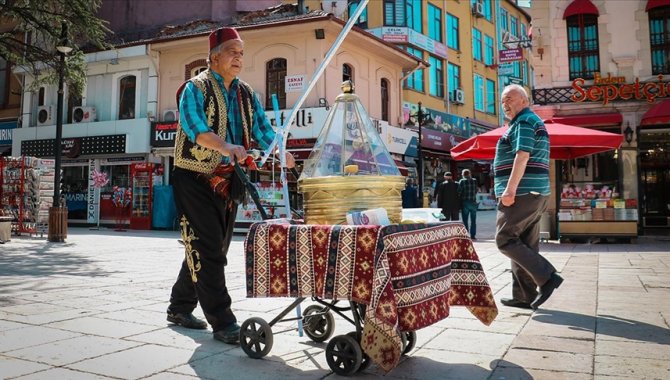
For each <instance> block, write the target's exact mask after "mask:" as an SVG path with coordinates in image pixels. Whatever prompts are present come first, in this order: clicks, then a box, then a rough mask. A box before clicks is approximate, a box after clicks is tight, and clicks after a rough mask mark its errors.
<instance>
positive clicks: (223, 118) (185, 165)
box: [174, 70, 254, 174]
mask: <svg viewBox="0 0 670 380" xmlns="http://www.w3.org/2000/svg"><path fill="white" fill-rule="evenodd" d="M189 81H190V82H192V83H193V84H194V85H195V86H196V87H197V88H198V89H199V90H200V91H201V92H202V93H203V95H204V98H205V102H204V110H203V111H204V112H205V116H206V118H207V126H208V127H209V128H211V129H212V131H214V133H216V134H217V135H219V137H221V139H223V141H226V133H227V131H228V121H229V120H228V108H227V107H226V100H225V99H224V95H223V92H222V91H221V88H220V86H219V83H218V82H217V81H216V79H215V78H214V77H213V76H212V73H211V71H210V70H205V71H203V72H202V73H200V74H198V75H196V76H195V77H193V78H191V79H189ZM238 81H239V82H238V86H237V101H238V103H239V104H238V105H239V109H240V110H241V112H242V128H243V134H242V135H243V140H244V141H242V145H243V146H244V148H245V149H249V146H250V143H251V141H250V130H251V123H252V120H253V112H254V111H253V103H252V99H253V90H252V89H251V87H249V85H248V84H246V83H244V82H242V81H241V80H238ZM182 89H183V86H182V88H180V89H179V91H178V93H179V92H181V90H182ZM177 99H179V94H178V95H177ZM235 143H236V144H239V142H235ZM174 149H175V153H174V157H175V162H174V164H175V166H176V167H179V168H182V169H187V170H191V171H194V172H198V173H204V174H212V173H214V169H216V167H217V166H218V165H219V164H220V163H221V158H222V157H223V155H222V154H221V153H219V152H217V151H215V150H212V149H207V148H205V147H203V146H200V145H198V144H195V143H192V142H191V141H190V140H189V139H188V137H186V133H184V130H183V129H182V127H181V122H179V125H178V128H177V138H176V141H175V146H174Z"/></svg>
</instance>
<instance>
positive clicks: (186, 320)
mask: <svg viewBox="0 0 670 380" xmlns="http://www.w3.org/2000/svg"><path fill="white" fill-rule="evenodd" d="M167 320H168V322H172V323H174V324H175V325H179V326H181V327H186V328H187V329H196V330H204V329H206V328H207V322H205V321H203V320H201V319H198V318H196V317H195V316H194V315H193V314H191V313H188V314H186V313H171V312H169V311H168V315H167Z"/></svg>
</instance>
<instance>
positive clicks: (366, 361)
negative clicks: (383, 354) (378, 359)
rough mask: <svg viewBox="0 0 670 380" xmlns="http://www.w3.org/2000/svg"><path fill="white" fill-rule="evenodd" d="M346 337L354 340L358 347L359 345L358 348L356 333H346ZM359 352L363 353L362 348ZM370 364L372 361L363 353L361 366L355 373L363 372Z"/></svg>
mask: <svg viewBox="0 0 670 380" xmlns="http://www.w3.org/2000/svg"><path fill="white" fill-rule="evenodd" d="M347 335H349V336H350V337H352V338H354V340H355V341H356V342H358V345H359V346H360V345H361V340H360V339H359V338H358V336H357V334H356V331H351V332H348V333H347ZM361 352H363V348H362V347H361ZM370 364H372V359H370V357H369V356H368V355H367V354H366V353H365V352H363V361H362V362H361V366H360V367H358V371H357V372H363V371H365V370H366V369H368V367H369V366H370Z"/></svg>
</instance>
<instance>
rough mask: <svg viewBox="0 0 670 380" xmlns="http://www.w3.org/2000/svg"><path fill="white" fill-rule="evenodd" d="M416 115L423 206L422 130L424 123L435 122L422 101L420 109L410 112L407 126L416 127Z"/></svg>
mask: <svg viewBox="0 0 670 380" xmlns="http://www.w3.org/2000/svg"><path fill="white" fill-rule="evenodd" d="M413 117H416V119H417V122H418V124H419V147H418V154H419V165H418V169H419V170H418V181H419V206H421V207H423V150H422V148H421V140H422V137H421V132H422V127H423V126H424V125H431V124H434V122H433V120H432V119H431V117H430V114H428V115H426V114H424V113H423V108H421V102H419V110H418V111H417V112H416V113H415V114H413V115H412V114H410V115H409V119H408V120H407V123H405V126H411V127H414V126H415V125H414V123H413V122H412V118H413Z"/></svg>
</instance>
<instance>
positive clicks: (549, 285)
mask: <svg viewBox="0 0 670 380" xmlns="http://www.w3.org/2000/svg"><path fill="white" fill-rule="evenodd" d="M562 283H563V277H561V276H559V275H558V273H556V272H554V273H552V274H551V277H549V280H547V282H545V283H544V285H542V286H540V291H539V292H538V293H537V297H535V300H534V301H533V302H532V303H531V304H530V306H531V307H532V308H533V310H537V308H538V307H540V305H542V304H543V303H545V301H547V300H548V299H549V297H551V294H552V293H554V290H555V289H558V287H559V286H561V284H562Z"/></svg>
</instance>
